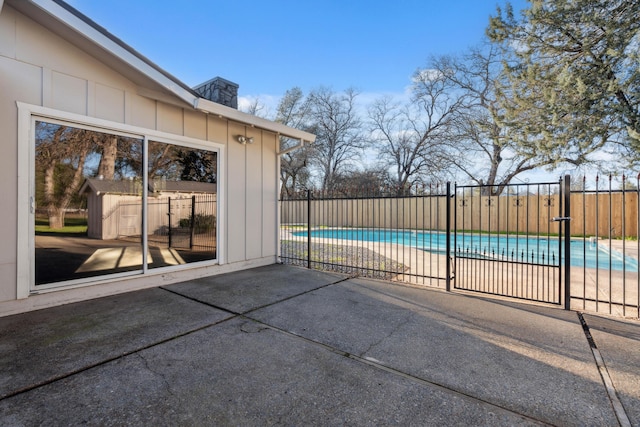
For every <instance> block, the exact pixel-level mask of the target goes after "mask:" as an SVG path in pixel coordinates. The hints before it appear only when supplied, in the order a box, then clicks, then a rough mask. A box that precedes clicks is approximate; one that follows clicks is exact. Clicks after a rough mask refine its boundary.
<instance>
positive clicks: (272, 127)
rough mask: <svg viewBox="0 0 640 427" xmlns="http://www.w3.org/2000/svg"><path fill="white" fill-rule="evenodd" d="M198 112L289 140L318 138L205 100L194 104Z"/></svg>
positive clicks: (202, 99)
mask: <svg viewBox="0 0 640 427" xmlns="http://www.w3.org/2000/svg"><path fill="white" fill-rule="evenodd" d="M194 108H195V109H196V110H199V111H202V112H205V113H207V114H216V115H218V116H220V117H226V118H228V119H230V120H234V121H237V122H240V123H243V124H247V125H249V126H252V127H256V128H260V129H265V130H268V131H271V132H274V133H277V134H278V135H282V136H287V137H289V138H294V139H299V140H301V141H305V142H310V143H312V142H314V141H315V140H316V136H315V135H314V134H312V133H309V132H305V131H303V130H299V129H295V128H292V127H289V126H286V125H283V124H282V123H278V122H273V121H271V120H267V119H263V118H261V117H257V116H254V115H251V114H248V113H243V112H242V111H238V110H236V109H235V108H231V107H227V106H226V105H222V104H218V103H216V102H213V101H209V100H208V99H204V98H197V99H196V102H195V104H194Z"/></svg>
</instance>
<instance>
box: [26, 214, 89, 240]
mask: <svg viewBox="0 0 640 427" xmlns="http://www.w3.org/2000/svg"><path fill="white" fill-rule="evenodd" d="M35 231H36V234H41V235H44V234H51V235H71V236H85V235H86V234H87V219H86V218H65V219H64V227H62V228H58V229H51V228H50V227H49V220H48V219H47V218H36V223H35Z"/></svg>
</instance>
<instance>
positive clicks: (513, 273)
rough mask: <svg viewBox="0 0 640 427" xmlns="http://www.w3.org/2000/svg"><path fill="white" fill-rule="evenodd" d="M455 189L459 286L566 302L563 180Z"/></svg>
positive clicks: (471, 289)
mask: <svg viewBox="0 0 640 427" xmlns="http://www.w3.org/2000/svg"><path fill="white" fill-rule="evenodd" d="M496 189H497V186H488V185H485V186H478V185H462V186H458V185H456V187H455V198H454V200H453V203H454V205H455V207H454V217H455V225H454V227H453V245H454V248H455V277H456V279H455V282H454V283H455V288H456V289H463V290H468V291H475V292H483V293H489V294H494V295H502V296H508V297H514V298H521V299H525V300H531V301H540V302H546V303H552V304H561V302H562V294H561V291H562V289H561V277H562V276H561V252H562V228H561V224H560V221H553V220H554V218H555V219H558V218H560V217H562V213H563V207H562V198H561V197H560V195H561V183H560V182H559V181H556V182H548V183H536V184H529V183H522V184H513V185H507V186H506V187H505V188H504V191H503V192H502V193H501V194H500V196H495V195H493V194H496V193H497V192H496Z"/></svg>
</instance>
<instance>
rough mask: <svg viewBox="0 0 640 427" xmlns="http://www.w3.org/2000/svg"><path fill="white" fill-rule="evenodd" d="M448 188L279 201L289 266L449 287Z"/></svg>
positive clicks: (346, 193) (339, 193)
mask: <svg viewBox="0 0 640 427" xmlns="http://www.w3.org/2000/svg"><path fill="white" fill-rule="evenodd" d="M446 190H447V186H438V185H436V186H431V187H419V188H415V189H413V190H412V191H411V192H410V194H408V195H398V191H397V189H375V190H368V191H367V190H364V191H363V190H358V191H353V190H349V191H332V192H311V191H306V192H301V193H296V194H293V195H290V196H287V197H286V198H285V199H283V200H281V201H280V222H281V227H280V242H281V245H280V249H281V253H280V258H281V260H282V261H283V262H284V263H289V264H296V265H304V266H306V267H308V268H316V269H323V270H331V271H338V272H343V273H347V274H352V275H358V276H364V277H373V278H383V279H393V280H401V281H407V282H412V283H419V284H425V285H429V286H436V287H446V285H447V281H448V278H449V277H450V274H448V272H449V270H450V263H448V262H447V261H446V260H447V254H446V252H447V250H448V246H447V245H446V238H447V236H448V234H447V232H446V231H447V221H448V219H449V218H450V215H449V214H448V210H449V207H450V204H449V203H447V194H446Z"/></svg>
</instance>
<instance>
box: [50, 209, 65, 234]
mask: <svg viewBox="0 0 640 427" xmlns="http://www.w3.org/2000/svg"><path fill="white" fill-rule="evenodd" d="M64 212H65V210H64V208H60V207H58V206H49V207H48V208H47V213H48V215H49V228H51V229H52V230H59V229H61V228H63V227H64Z"/></svg>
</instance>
